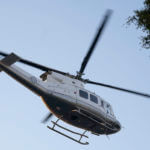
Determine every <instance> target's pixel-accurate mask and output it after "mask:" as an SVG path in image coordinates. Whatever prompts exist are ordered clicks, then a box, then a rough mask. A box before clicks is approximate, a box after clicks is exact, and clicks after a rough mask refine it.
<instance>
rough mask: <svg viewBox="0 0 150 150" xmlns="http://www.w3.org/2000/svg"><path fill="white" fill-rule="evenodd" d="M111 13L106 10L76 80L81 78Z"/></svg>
mask: <svg viewBox="0 0 150 150" xmlns="http://www.w3.org/2000/svg"><path fill="white" fill-rule="evenodd" d="M111 13H112V10H107V12H106V15H105V17H104V19H103V22H102V24H101V25H100V27H99V29H98V31H97V33H96V35H95V37H94V40H93V42H92V44H91V46H90V48H89V50H88V52H87V54H86V56H85V57H84V59H83V62H82V64H81V68H80V71H79V72H78V75H77V77H78V78H81V76H82V74H83V72H84V69H85V67H86V65H87V63H88V61H89V59H90V57H91V55H92V53H93V51H94V49H95V46H96V44H97V42H98V40H99V38H100V36H101V35H102V32H103V30H104V28H105V26H106V23H107V22H108V19H109V17H110V15H111Z"/></svg>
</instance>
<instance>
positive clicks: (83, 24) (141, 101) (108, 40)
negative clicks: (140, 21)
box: [0, 0, 150, 150]
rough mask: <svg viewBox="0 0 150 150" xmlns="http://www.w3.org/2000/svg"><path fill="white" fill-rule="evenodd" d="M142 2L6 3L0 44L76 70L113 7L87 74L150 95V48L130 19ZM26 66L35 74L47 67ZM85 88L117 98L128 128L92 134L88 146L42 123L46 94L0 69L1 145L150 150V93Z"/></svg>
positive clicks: (0, 6)
mask: <svg viewBox="0 0 150 150" xmlns="http://www.w3.org/2000/svg"><path fill="white" fill-rule="evenodd" d="M141 7H142V1H141V0H134V1H131V0H126V1H123V0H115V1H112V0H101V1H99V0H93V1H91V0H82V1H79V0H77V1H73V0H61V1H60V0H55V1H54V0H42V1H39V0H36V1H35V0H26V1H19V0H18V1H17V0H14V1H10V0H5V1H0V49H1V50H2V51H5V52H8V53H9V52H12V51H13V52H15V53H16V54H18V55H20V56H22V57H24V58H26V59H30V60H32V61H35V62H38V63H41V64H43V65H46V66H49V67H52V68H56V69H59V70H62V71H66V72H70V73H73V74H75V73H76V71H78V70H79V68H80V64H81V62H82V59H83V57H84V56H85V54H86V51H87V49H88V47H89V45H90V43H91V41H92V39H93V36H94V34H95V32H96V29H97V27H98V25H99V23H100V20H101V19H102V17H103V15H104V13H105V11H106V9H107V8H110V9H113V10H114V13H113V15H112V17H111V19H110V21H109V24H108V26H107V28H106V30H105V32H104V35H103V37H102V39H101V40H100V41H99V44H98V45H97V48H96V51H95V52H94V55H93V56H92V58H91V60H90V62H89V64H88V66H87V68H86V70H85V74H86V75H85V78H89V79H91V80H94V81H99V82H104V83H107V84H112V85H116V86H121V87H124V88H129V89H133V90H137V91H141V92H146V93H150V84H149V77H150V70H149V66H150V59H149V54H150V52H149V51H148V50H144V49H142V48H140V45H139V37H140V35H141V34H142V33H141V32H140V31H137V30H136V29H135V26H130V27H127V28H126V25H124V24H125V22H126V19H127V18H128V16H130V15H132V14H133V10H135V9H137V8H141ZM22 67H23V68H25V69H27V70H28V71H29V72H33V73H34V74H36V75H39V73H42V72H39V71H38V73H36V70H32V69H31V68H26V67H24V66H23V65H22ZM86 87H87V88H88V89H89V90H91V91H95V92H96V93H97V94H99V95H100V96H101V97H103V98H104V99H105V100H107V101H109V102H110V103H111V104H112V106H113V109H114V112H115V114H116V116H117V118H118V120H119V121H120V122H121V124H122V126H123V127H124V128H123V129H122V130H121V131H120V132H119V133H117V134H114V135H111V136H110V137H109V138H110V140H108V139H107V137H106V136H100V137H96V136H94V135H91V134H88V135H89V136H90V139H89V142H90V145H88V146H82V145H79V144H77V143H75V142H73V141H70V140H69V139H66V138H65V137H62V136H61V135H58V134H56V133H53V132H52V131H49V130H48V129H47V128H46V125H43V124H41V123H40V121H41V119H42V118H43V117H44V116H45V115H46V114H47V112H48V110H47V108H46V107H45V105H44V104H43V103H42V101H41V99H40V98H39V97H37V96H36V95H34V94H33V93H32V92H30V91H29V90H27V89H26V88H24V87H23V86H22V85H20V84H19V83H17V82H16V81H14V80H13V79H11V78H10V77H8V76H7V75H6V74H5V73H3V72H1V75H0V91H1V102H0V118H1V123H0V141H1V142H0V149H5V150H8V149H15V150H17V149H21V150H26V149H28V150H33V149H36V150H40V149H44V150H50V149H52V150H58V149H64V150H66V149H72V150H77V149H85V150H95V149H103V150H108V149H111V150H120V149H121V150H127V149H132V150H134V149H135V150H141V149H148V148H150V143H149V139H150V117H149V114H150V109H149V108H150V99H146V98H143V97H138V96H134V95H130V94H126V93H122V92H117V91H114V90H111V89H106V88H103V87H97V86H92V85H87V86H86ZM53 119H55V118H53ZM49 123H50V122H49ZM70 128H71V129H72V127H70Z"/></svg>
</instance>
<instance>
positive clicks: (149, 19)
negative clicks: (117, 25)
mask: <svg viewBox="0 0 150 150" xmlns="http://www.w3.org/2000/svg"><path fill="white" fill-rule="evenodd" d="M131 23H134V24H135V25H136V27H137V29H141V30H142V31H143V32H144V33H145V36H141V43H142V46H143V47H144V48H146V49H150V0H145V1H144V8H142V9H141V10H135V11H134V15H133V16H132V17H131V16H130V17H129V18H128V21H127V24H131Z"/></svg>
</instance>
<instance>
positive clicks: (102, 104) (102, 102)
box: [101, 100, 104, 108]
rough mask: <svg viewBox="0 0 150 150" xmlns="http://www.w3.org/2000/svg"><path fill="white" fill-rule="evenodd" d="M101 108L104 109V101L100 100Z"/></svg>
mask: <svg viewBox="0 0 150 150" xmlns="http://www.w3.org/2000/svg"><path fill="white" fill-rule="evenodd" d="M101 106H102V107H103V108H104V101H103V100H101Z"/></svg>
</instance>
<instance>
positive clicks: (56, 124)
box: [47, 119, 89, 145]
mask: <svg viewBox="0 0 150 150" xmlns="http://www.w3.org/2000/svg"><path fill="white" fill-rule="evenodd" d="M59 120H60V119H58V120H57V121H56V122H54V121H51V122H52V123H53V127H50V126H47V128H48V129H50V130H52V131H55V132H57V133H58V134H60V135H63V136H65V137H67V138H69V139H71V140H73V141H75V142H77V143H79V144H82V145H88V144H89V143H88V142H81V139H82V138H83V137H85V138H89V137H88V136H86V135H85V133H86V132H87V131H84V132H83V133H82V134H81V133H78V132H74V131H72V130H69V129H67V128H65V127H63V126H61V125H59V124H58V121H59ZM56 126H57V127H59V128H61V129H63V130H65V131H68V132H70V133H72V134H75V135H79V136H80V137H79V139H75V138H73V137H71V136H69V135H67V134H65V133H63V132H60V131H58V130H56V129H55V127H56Z"/></svg>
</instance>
